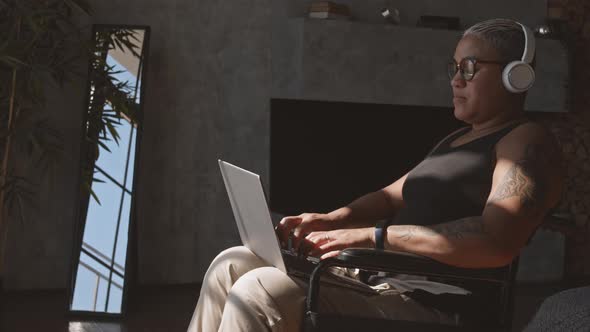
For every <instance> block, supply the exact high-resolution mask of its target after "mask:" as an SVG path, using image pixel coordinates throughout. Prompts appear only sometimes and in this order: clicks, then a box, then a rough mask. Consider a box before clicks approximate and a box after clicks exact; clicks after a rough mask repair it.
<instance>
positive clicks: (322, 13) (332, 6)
mask: <svg viewBox="0 0 590 332" xmlns="http://www.w3.org/2000/svg"><path fill="white" fill-rule="evenodd" d="M309 17H310V18H320V19H343V20H348V19H350V9H349V8H348V6H346V5H342V4H337V3H334V2H332V1H314V2H312V3H311V6H310V7H309Z"/></svg>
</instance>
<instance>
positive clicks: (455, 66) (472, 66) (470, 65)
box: [447, 57, 506, 81]
mask: <svg viewBox="0 0 590 332" xmlns="http://www.w3.org/2000/svg"><path fill="white" fill-rule="evenodd" d="M478 63H490V64H496V65H505V64H506V62H501V61H484V60H478V59H476V58H475V57H466V58H463V59H461V61H459V63H457V61H455V59H452V60H451V61H449V63H448V64H447V73H448V74H449V79H451V80H452V79H453V77H455V75H456V74H457V71H459V72H460V73H461V77H462V78H463V79H464V80H466V81H471V80H472V79H473V76H475V72H476V71H477V70H476V65H477V64H478Z"/></svg>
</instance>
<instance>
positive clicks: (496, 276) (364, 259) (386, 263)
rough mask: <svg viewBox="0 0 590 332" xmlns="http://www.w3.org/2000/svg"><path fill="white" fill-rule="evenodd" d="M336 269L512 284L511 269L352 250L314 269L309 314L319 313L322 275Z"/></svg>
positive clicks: (394, 252)
mask: <svg viewBox="0 0 590 332" xmlns="http://www.w3.org/2000/svg"><path fill="white" fill-rule="evenodd" d="M332 266H340V267H350V268H359V269H364V270H373V271H384V272H392V273H402V274H415V275H421V276H429V277H443V278H449V279H455V280H478V281H486V282H497V283H506V282H508V281H509V280H510V278H509V277H508V276H509V274H510V273H511V271H510V268H509V266H506V267H500V268H486V269H470V268H460V267H455V266H451V265H447V264H444V263H441V262H438V261H436V260H434V259H432V258H429V257H425V256H421V255H416V254H412V253H407V252H400V251H386V250H377V249H367V248H349V249H345V250H342V251H341V252H340V254H339V255H338V256H336V257H333V258H328V259H324V260H322V261H320V263H319V264H318V266H317V267H316V268H315V269H314V270H313V272H312V274H311V277H310V287H309V290H308V296H307V308H308V311H311V312H315V311H316V309H317V308H316V305H317V304H316V297H317V295H318V293H319V286H320V275H321V274H322V273H323V272H324V271H325V270H327V269H328V268H330V267H332Z"/></svg>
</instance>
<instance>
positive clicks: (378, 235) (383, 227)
mask: <svg viewBox="0 0 590 332" xmlns="http://www.w3.org/2000/svg"><path fill="white" fill-rule="evenodd" d="M387 226H389V220H379V221H378V222H377V224H376V225H375V249H380V250H384V249H385V238H386V237H387Z"/></svg>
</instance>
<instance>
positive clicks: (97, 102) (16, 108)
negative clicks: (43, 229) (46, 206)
mask: <svg viewBox="0 0 590 332" xmlns="http://www.w3.org/2000/svg"><path fill="white" fill-rule="evenodd" d="M89 15H91V8H90V6H89V4H88V2H87V0H0V158H1V159H0V167H1V168H0V281H1V280H2V276H3V275H4V252H5V248H6V242H7V236H8V218H11V219H19V220H20V221H21V222H23V223H24V222H25V221H26V216H27V211H29V210H30V209H31V208H34V207H36V206H37V203H36V200H37V197H36V193H37V190H38V185H37V184H36V183H34V181H33V180H32V179H31V178H30V174H42V175H43V176H49V177H51V175H52V174H53V173H54V171H55V168H56V167H57V166H58V165H59V162H60V161H61V160H62V159H63V157H64V149H63V138H62V135H61V133H60V132H59V131H58V130H56V129H55V128H54V127H53V126H52V125H51V121H50V119H51V116H52V114H51V109H49V108H47V107H46V93H47V88H48V85H49V84H53V85H56V86H58V87H61V88H63V87H64V86H65V85H66V83H67V82H68V81H69V80H70V79H71V78H73V77H75V76H76V75H83V76H84V77H85V76H86V73H82V72H81V71H80V70H79V68H80V66H79V64H80V63H81V62H82V63H83V62H84V61H88V62H89V64H90V66H89V68H90V70H89V73H88V76H89V77H88V79H89V80H90V83H91V87H92V90H91V95H90V102H89V104H88V107H87V108H86V109H82V110H81V111H82V112H85V114H84V118H85V121H86V126H85V128H84V129H85V134H84V137H85V141H84V144H83V149H82V153H85V155H86V156H85V158H83V159H84V160H85V162H84V164H83V165H82V170H81V176H82V178H83V181H82V185H83V188H85V189H86V190H87V193H89V194H91V195H92V196H94V198H95V199H96V200H97V201H98V199H99V198H98V197H96V195H94V193H93V192H92V189H91V188H92V185H91V184H92V181H93V174H92V169H93V166H94V161H95V160H96V159H97V158H98V151H99V150H100V148H99V147H103V149H105V150H107V151H108V148H107V145H106V144H105V142H106V141H108V140H115V141H116V142H118V138H119V135H118V134H117V129H116V127H117V124H118V123H119V122H120V121H121V118H122V117H125V118H126V119H131V120H133V119H135V112H136V106H135V101H134V100H132V98H130V97H129V91H131V89H132V87H131V86H130V85H129V83H128V82H119V81H118V80H117V79H116V78H115V74H117V72H116V70H115V69H114V68H113V67H110V66H108V64H107V63H106V56H105V53H104V51H108V50H109V49H112V48H115V47H119V48H126V49H128V50H131V51H132V52H135V49H136V46H135V44H134V40H133V33H132V31H129V30H125V29H119V30H113V31H110V33H108V34H104V35H98V34H97V35H96V36H93V38H92V39H91V40H90V41H89V40H88V38H87V31H88V29H87V28H86V27H82V26H80V25H78V24H77V23H76V22H78V21H79V18H80V17H81V16H89ZM107 105H109V106H110V107H108V109H105V108H106V107H105V106H107Z"/></svg>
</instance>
